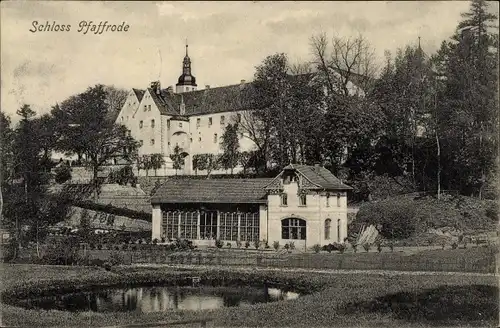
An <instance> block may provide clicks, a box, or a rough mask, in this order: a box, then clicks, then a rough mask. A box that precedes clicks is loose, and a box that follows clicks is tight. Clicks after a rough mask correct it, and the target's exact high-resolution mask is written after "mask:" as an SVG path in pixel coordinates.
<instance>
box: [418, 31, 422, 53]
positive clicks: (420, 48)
mask: <svg viewBox="0 0 500 328" xmlns="http://www.w3.org/2000/svg"><path fill="white" fill-rule="evenodd" d="M418 49H419V50H422V47H421V46H420V35H419V36H418Z"/></svg>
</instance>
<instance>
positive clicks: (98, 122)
mask: <svg viewBox="0 0 500 328" xmlns="http://www.w3.org/2000/svg"><path fill="white" fill-rule="evenodd" d="M106 96H107V94H106V91H105V90H104V87H103V86H102V85H96V86H95V87H91V88H88V89H87V91H85V92H83V93H81V94H79V95H77V96H72V97H70V98H68V99H67V100H65V101H64V102H63V103H62V104H61V107H60V108H59V107H57V108H53V115H54V116H55V117H56V118H58V122H59V125H58V128H59V131H60V134H61V138H60V140H59V142H58V148H59V149H60V150H63V151H65V152H67V153H70V154H78V155H79V157H80V156H82V155H83V154H85V156H86V158H87V162H86V165H87V166H88V167H89V168H90V169H91V170H92V181H93V185H94V190H95V197H96V198H97V191H98V190H97V189H98V172H99V169H100V168H101V167H102V166H103V165H104V164H106V163H107V162H109V161H110V160H111V159H112V158H114V157H116V156H121V157H122V158H124V159H125V160H128V161H130V162H132V161H133V159H134V158H135V157H136V156H137V149H138V147H139V143H138V142H137V141H135V140H134V139H133V138H132V137H131V136H130V134H129V132H128V130H127V129H126V128H125V126H123V125H118V124H115V123H114V122H112V121H110V120H109V119H107V111H108V105H107V104H106Z"/></svg>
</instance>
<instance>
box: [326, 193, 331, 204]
mask: <svg viewBox="0 0 500 328" xmlns="http://www.w3.org/2000/svg"><path fill="white" fill-rule="evenodd" d="M326 207H330V194H326Z"/></svg>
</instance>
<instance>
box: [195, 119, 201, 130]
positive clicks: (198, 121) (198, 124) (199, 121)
mask: <svg viewBox="0 0 500 328" xmlns="http://www.w3.org/2000/svg"><path fill="white" fill-rule="evenodd" d="M200 125H201V118H197V119H196V127H197V128H199V127H200Z"/></svg>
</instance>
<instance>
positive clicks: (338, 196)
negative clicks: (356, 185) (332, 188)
mask: <svg viewBox="0 0 500 328" xmlns="http://www.w3.org/2000/svg"><path fill="white" fill-rule="evenodd" d="M337 207H340V193H338V194H337Z"/></svg>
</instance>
